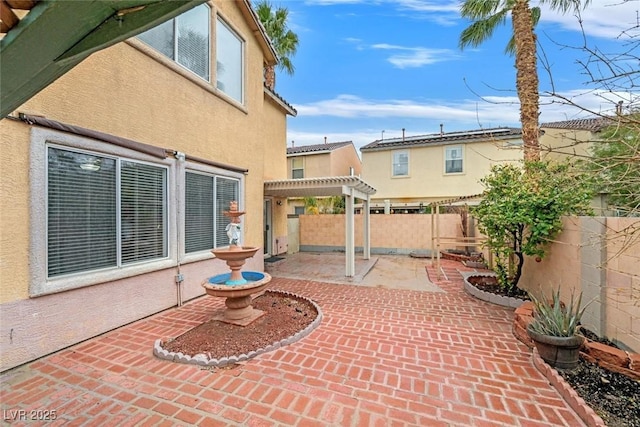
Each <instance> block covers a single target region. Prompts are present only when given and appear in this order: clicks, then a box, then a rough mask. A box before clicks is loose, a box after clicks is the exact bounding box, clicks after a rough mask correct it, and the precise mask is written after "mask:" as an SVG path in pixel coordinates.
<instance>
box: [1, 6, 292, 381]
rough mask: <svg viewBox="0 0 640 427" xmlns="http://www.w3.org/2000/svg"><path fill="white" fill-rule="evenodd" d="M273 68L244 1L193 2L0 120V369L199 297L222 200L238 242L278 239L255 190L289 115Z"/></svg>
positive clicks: (277, 208) (269, 169)
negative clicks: (271, 79) (238, 215)
mask: <svg viewBox="0 0 640 427" xmlns="http://www.w3.org/2000/svg"><path fill="white" fill-rule="evenodd" d="M29 54H31V53H30V52H25V53H24V55H25V57H28V55H29ZM276 61H277V58H276V54H275V51H274V49H273V47H272V46H271V43H270V41H269V40H268V38H267V36H266V35H265V33H264V29H263V27H262V26H261V25H260V23H259V20H258V18H257V16H256V15H255V13H254V12H253V10H252V8H251V5H250V2H249V1H248V0H238V1H207V2H206V3H204V4H201V5H199V6H197V7H194V8H193V9H191V10H189V11H188V12H186V13H184V14H182V15H178V16H177V17H176V18H173V19H171V20H170V21H167V22H165V23H164V24H161V25H159V26H157V27H155V28H153V29H151V30H149V31H147V32H145V33H142V34H140V35H139V36H137V37H135V38H132V39H129V40H126V41H124V42H121V43H117V44H115V45H114V46H112V47H109V48H106V49H104V50H101V51H98V52H96V53H93V54H92V55H91V56H89V57H88V58H87V59H85V60H84V61H83V62H81V63H80V64H79V65H77V66H76V67H75V68H73V69H72V70H71V71H69V72H67V73H66V74H64V75H63V76H62V77H60V78H59V79H58V80H56V81H55V82H54V83H52V84H50V85H49V86H48V87H46V88H45V89H44V90H42V91H41V92H39V93H38V94H37V95H35V96H33V97H32V98H30V99H29V100H28V101H27V102H26V103H24V104H22V105H20V106H19V107H18V108H17V109H16V110H15V111H13V112H12V113H11V114H9V116H8V117H7V118H4V119H2V120H1V121H0V140H1V144H2V150H0V162H1V167H0V179H1V182H2V186H1V189H0V202H1V205H2V208H1V209H2V215H0V268H1V269H2V273H1V274H0V318H1V322H0V348H2V360H1V366H0V370H6V369H9V368H11V367H14V366H17V365H19V364H22V363H25V362H27V361H30V360H33V359H35V358H38V357H40V356H43V355H45V354H48V353H51V352H54V351H56V350H58V349H61V348H64V347H66V346H69V345H72V344H74V343H78V342H80V341H82V340H85V339H87V338H90V337H93V336H96V335H98V334H101V333H104V332H106V331H109V330H111V329H113V328H116V327H119V326H121V325H124V324H126V323H129V322H132V321H135V320H137V319H140V318H142V317H145V316H148V315H151V314H153V313H157V312H159V311H161V310H164V309H167V308H170V307H173V306H176V305H180V304H181V303H182V302H183V301H186V300H188V299H191V298H194V297H197V296H200V295H203V294H204V292H203V289H202V287H201V283H202V282H203V281H204V280H206V278H208V277H211V276H213V275H216V274H219V273H224V272H226V271H228V267H227V266H226V265H225V264H224V262H222V261H219V260H215V259H213V256H212V254H211V253H210V250H211V249H212V248H214V247H221V246H226V245H228V238H227V236H226V233H225V226H226V224H227V222H228V218H227V217H225V216H224V214H223V212H224V211H225V210H228V208H229V202H230V201H232V200H237V201H238V202H239V208H240V210H242V211H245V212H246V214H245V215H244V216H243V217H242V225H241V233H242V236H241V242H242V244H245V245H250V246H264V248H265V252H268V250H269V249H268V248H269V247H270V246H271V243H270V242H269V241H264V238H265V237H264V236H265V235H266V234H264V230H265V229H267V228H268V229H269V231H270V234H269V237H267V238H268V239H272V238H273V239H275V238H277V236H286V234H287V221H286V207H285V206H282V203H276V202H277V201H278V200H276V199H274V198H268V197H265V196H264V186H263V183H264V181H265V180H273V179H285V178H286V177H287V161H286V157H285V155H284V153H285V150H286V120H287V116H288V115H291V116H293V115H295V110H294V109H293V108H292V107H291V106H290V105H289V104H288V103H287V102H285V101H284V99H283V98H281V97H280V96H278V95H277V94H276V93H275V92H274V91H273V90H271V89H269V88H267V87H265V86H264V82H263V69H264V67H265V65H273V64H275V63H276ZM283 200H284V199H282V200H280V202H281V201H283ZM265 209H267V210H268V211H265ZM246 268H247V269H254V270H262V269H263V254H262V253H259V254H258V255H256V256H255V257H254V258H252V259H249V260H248V261H247V264H246Z"/></svg>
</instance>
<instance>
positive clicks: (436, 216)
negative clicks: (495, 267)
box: [429, 194, 492, 279]
mask: <svg viewBox="0 0 640 427" xmlns="http://www.w3.org/2000/svg"><path fill="white" fill-rule="evenodd" d="M482 197H483V195H482V194H472V195H469V196H461V197H455V198H452V199H446V200H439V201H437V202H432V203H430V204H429V206H430V207H431V262H432V263H433V261H434V258H435V262H436V271H437V275H438V279H440V250H441V248H442V247H443V246H465V247H469V246H478V245H482V243H484V241H485V240H486V239H485V238H483V237H476V236H474V237H452V236H446V237H443V236H440V206H444V205H446V206H456V205H463V204H465V205H466V204H468V202H469V201H478V200H481V199H482ZM434 212H435V213H434ZM434 254H435V257H434ZM488 261H489V264H491V263H492V259H491V253H489V260H488Z"/></svg>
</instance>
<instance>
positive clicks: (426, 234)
mask: <svg viewBox="0 0 640 427" xmlns="http://www.w3.org/2000/svg"><path fill="white" fill-rule="evenodd" d="M299 220H300V247H301V248H315V249H316V250H332V249H333V250H336V249H338V248H342V249H344V246H345V215H300V216H299ZM370 221H371V229H370V232H371V249H372V252H374V253H409V252H412V251H425V250H426V251H428V250H429V249H430V248H431V215H422V214H406V215H405V214H393V215H371V216H370ZM354 222H355V228H354V233H355V245H356V247H362V246H363V242H364V234H363V233H364V230H363V222H364V216H363V215H356V216H355V221H354ZM440 235H441V236H447V237H456V238H458V237H461V236H462V234H461V228H460V216H459V215H457V214H442V215H440Z"/></svg>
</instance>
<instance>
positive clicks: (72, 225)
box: [46, 145, 168, 279]
mask: <svg viewBox="0 0 640 427" xmlns="http://www.w3.org/2000/svg"><path fill="white" fill-rule="evenodd" d="M46 169H47V183H46V184H47V195H46V212H47V236H46V240H47V278H49V279H50V278H55V277H59V276H63V275H68V274H77V273H89V272H92V271H95V270H100V269H105V268H121V267H123V266H126V265H127V264H132V263H139V262H143V261H148V260H157V259H164V258H167V256H168V249H167V248H168V241H167V231H168V230H167V209H168V206H167V168H166V167H165V166H162V165H153V164H147V163H142V162H138V161H132V160H129V159H126V158H120V157H110V156H104V155H100V154H98V153H92V152H85V151H79V150H73V149H68V148H64V147H58V146H55V145H48V146H47V167H46Z"/></svg>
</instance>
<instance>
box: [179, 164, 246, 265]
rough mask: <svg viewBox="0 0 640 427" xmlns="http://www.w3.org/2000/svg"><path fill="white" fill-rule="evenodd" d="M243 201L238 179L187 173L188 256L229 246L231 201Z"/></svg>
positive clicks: (201, 173) (186, 226)
mask: <svg viewBox="0 0 640 427" xmlns="http://www.w3.org/2000/svg"><path fill="white" fill-rule="evenodd" d="M239 198H240V181H239V180H238V179H235V178H230V177H224V176H219V175H215V174H211V173H204V172H200V171H191V170H188V171H186V172H185V220H184V227H185V243H184V244H185V253H186V254H191V253H196V252H201V251H209V250H211V249H212V248H217V247H221V246H227V245H229V239H228V237H227V233H226V227H227V224H228V223H229V221H230V220H229V218H227V217H226V216H225V215H224V211H228V210H229V204H230V202H231V201H238V200H239Z"/></svg>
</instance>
